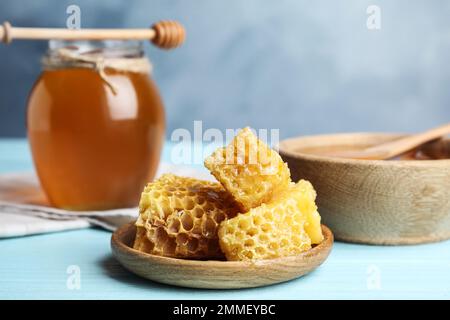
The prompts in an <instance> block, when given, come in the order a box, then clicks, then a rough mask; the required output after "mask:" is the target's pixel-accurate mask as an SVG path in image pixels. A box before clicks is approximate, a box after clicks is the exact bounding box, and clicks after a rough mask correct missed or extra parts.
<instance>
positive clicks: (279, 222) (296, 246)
mask: <svg viewBox="0 0 450 320" xmlns="http://www.w3.org/2000/svg"><path fill="white" fill-rule="evenodd" d="M315 198H316V192H315V190H314V188H313V186H312V185H311V183H310V182H308V181H306V180H300V181H299V182H298V183H297V184H292V185H291V186H289V187H288V190H286V192H282V193H279V194H278V195H277V196H276V197H275V198H274V199H273V201H271V202H270V203H264V204H262V205H261V206H259V207H256V208H253V209H251V210H250V211H249V212H247V213H244V214H238V215H237V216H236V217H234V218H232V219H229V220H225V221H223V222H222V223H221V224H220V227H219V243H220V247H221V249H222V251H223V252H224V253H225V256H226V258H227V260H256V259H271V258H278V257H283V256H289V255H295V254H298V253H300V252H302V251H305V250H308V249H310V248H311V245H312V244H316V243H320V242H321V241H322V240H323V235H322V230H321V227H320V215H319V214H318V212H317V206H316V204H315Z"/></svg>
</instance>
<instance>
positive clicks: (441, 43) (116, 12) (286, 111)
mask: <svg viewBox="0 0 450 320" xmlns="http://www.w3.org/2000/svg"><path fill="white" fill-rule="evenodd" d="M69 4H77V5H79V6H80V7H81V12H82V14H81V19H82V25H81V26H82V27H85V28H88V27H147V26H148V25H150V24H152V23H153V22H155V21H157V20H160V19H176V20H179V21H181V22H182V23H183V24H184V25H185V26H186V28H187V33H188V40H187V43H186V44H185V45H184V46H183V47H182V48H180V49H178V50H175V51H172V52H163V51H159V50H158V49H156V48H153V47H151V46H150V45H147V47H146V49H147V51H148V54H149V57H150V58H151V60H152V62H153V64H154V77H155V79H156V81H157V83H158V85H159V87H160V89H161V92H162V95H163V99H164V101H165V105H166V109H167V115H168V119H167V120H168V130H169V133H170V132H171V131H172V130H174V129H176V128H187V129H192V126H193V121H194V120H203V127H204V128H211V127H213V128H219V129H225V128H237V127H243V126H245V125H250V126H253V127H255V128H280V129H281V132H280V134H281V137H288V136H293V135H297V134H311V133H322V132H342V131H416V130H422V129H425V128H427V127H431V126H434V125H437V124H440V123H443V122H448V121H450V106H449V104H450V90H449V88H450V62H449V57H450V19H449V17H450V2H449V1H445V0H441V1H438V0H435V1H432V2H431V1H426V0H415V1H406V0H395V1H392V0H389V1H388V0H376V1H373V0H372V1H362V0H342V1H331V0H327V1H324V0H315V1H299V0H292V1H270V2H269V1H262V0H260V1H256V0H246V1H241V0H227V1H217V0H214V1H211V0H191V1H182V0H172V1H167V0H158V1H139V0H136V1H130V0H129V1H118V0H108V1H106V0H97V1H95V2H94V1H87V0H79V1H75V0H71V1H56V0H54V1H49V0H40V1H36V0H14V1H12V0H2V1H1V3H0V22H2V21H4V20H8V21H10V22H11V23H12V24H13V25H16V26H41V27H44V26H45V27H65V24H66V17H67V15H66V7H67V6H68V5H69ZM371 4H376V5H378V6H379V7H380V8H381V30H376V31H374V30H368V29H367V27H366V20H367V17H368V15H367V13H366V9H367V7H368V6H369V5H371ZM46 46H47V44H46V43H45V42H29V41H22V42H21V41H16V42H13V44H11V45H10V46H5V45H0V75H1V76H0V136H24V135H25V121H24V119H25V104H26V97H27V94H28V92H29V90H30V88H31V86H32V84H33V82H34V80H35V79H36V77H37V76H38V74H39V71H40V70H39V69H40V66H39V59H40V57H41V55H42V54H43V53H44V51H45V49H46Z"/></svg>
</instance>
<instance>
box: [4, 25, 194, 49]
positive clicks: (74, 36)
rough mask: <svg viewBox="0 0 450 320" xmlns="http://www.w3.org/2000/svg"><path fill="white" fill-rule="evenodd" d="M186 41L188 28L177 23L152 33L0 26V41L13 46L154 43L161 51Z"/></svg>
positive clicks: (158, 26) (122, 30) (149, 30)
mask: <svg viewBox="0 0 450 320" xmlns="http://www.w3.org/2000/svg"><path fill="white" fill-rule="evenodd" d="M185 38H186V32H185V30H184V27H183V26H182V25H181V24H180V23H179V22H176V21H160V22H157V23H155V24H154V25H153V26H152V27H151V28H149V29H64V28H21V27H13V26H11V24H10V23H9V22H7V21H5V22H4V23H3V24H2V25H1V26H0V39H1V41H2V42H4V43H11V42H12V41H13V40H14V39H28V40H50V39H63V40H121V39H125V40H151V42H152V43H153V44H154V45H155V46H157V47H159V48H161V49H173V48H176V47H179V46H180V45H181V44H182V43H183V42H184V40H185Z"/></svg>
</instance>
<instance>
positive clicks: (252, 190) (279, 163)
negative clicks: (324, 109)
mask: <svg viewBox="0 0 450 320" xmlns="http://www.w3.org/2000/svg"><path fill="white" fill-rule="evenodd" d="M205 166H206V168H208V169H209V171H210V172H211V173H212V174H213V175H214V176H215V177H216V179H217V180H218V181H219V182H220V183H221V184H222V185H223V186H224V187H225V189H226V190H227V191H228V192H230V194H231V195H232V196H233V198H234V199H235V200H236V202H238V203H239V205H240V207H241V210H242V211H243V212H247V211H248V210H250V209H251V208H254V207H257V206H259V205H261V204H262V203H265V202H268V201H270V199H271V198H272V197H273V196H274V195H275V194H276V193H277V192H278V191H280V190H284V189H286V188H287V187H288V186H289V184H290V183H291V180H290V171H289V168H288V167H287V165H286V163H284V162H283V160H282V159H281V157H280V155H279V154H278V153H277V152H276V151H274V150H272V149H271V148H269V146H267V145H266V144H265V143H264V142H262V141H261V140H259V139H258V138H257V137H256V136H255V135H254V134H253V132H252V131H251V130H250V129H249V128H244V129H242V130H241V131H239V133H238V134H237V135H236V136H235V137H234V139H233V140H232V141H231V143H230V144H229V145H228V146H226V147H225V148H219V149H217V150H216V151H215V152H214V153H213V154H212V155H210V156H209V157H207V158H206V159H205Z"/></svg>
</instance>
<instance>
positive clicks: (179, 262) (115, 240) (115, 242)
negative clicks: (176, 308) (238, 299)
mask: <svg viewBox="0 0 450 320" xmlns="http://www.w3.org/2000/svg"><path fill="white" fill-rule="evenodd" d="M321 227H322V232H323V236H324V239H323V241H322V242H321V243H319V244H318V245H316V246H315V247H313V248H311V249H309V250H307V251H304V252H302V253H300V254H298V255H295V256H288V257H281V258H275V259H261V260H249V261H226V260H224V261H221V260H190V259H180V258H171V257H164V256H157V255H153V254H150V253H145V252H141V251H139V250H136V249H133V248H131V247H129V246H128V245H126V244H125V243H123V242H122V240H121V238H122V237H123V235H124V234H126V233H127V232H130V230H134V228H135V225H134V222H131V223H127V224H125V225H123V226H121V227H120V228H118V229H117V230H116V231H114V232H113V234H112V236H111V247H112V248H114V247H115V248H117V249H119V250H122V252H124V253H126V254H128V255H132V256H137V257H139V258H140V259H147V260H149V261H150V260H151V261H154V262H155V263H158V264H165V265H176V266H183V265H184V266H192V267H195V266H204V267H205V266H207V267H211V268H218V267H219V268H242V267H245V266H250V265H252V266H254V265H265V264H273V263H277V262H281V261H287V260H293V261H294V260H297V259H299V258H301V259H303V258H307V257H311V256H314V255H317V254H318V253H319V252H320V251H322V250H328V251H331V249H332V247H333V242H334V236H333V233H332V232H331V230H330V229H329V228H328V227H327V226H326V225H324V224H322V225H321ZM113 251H114V249H113Z"/></svg>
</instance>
